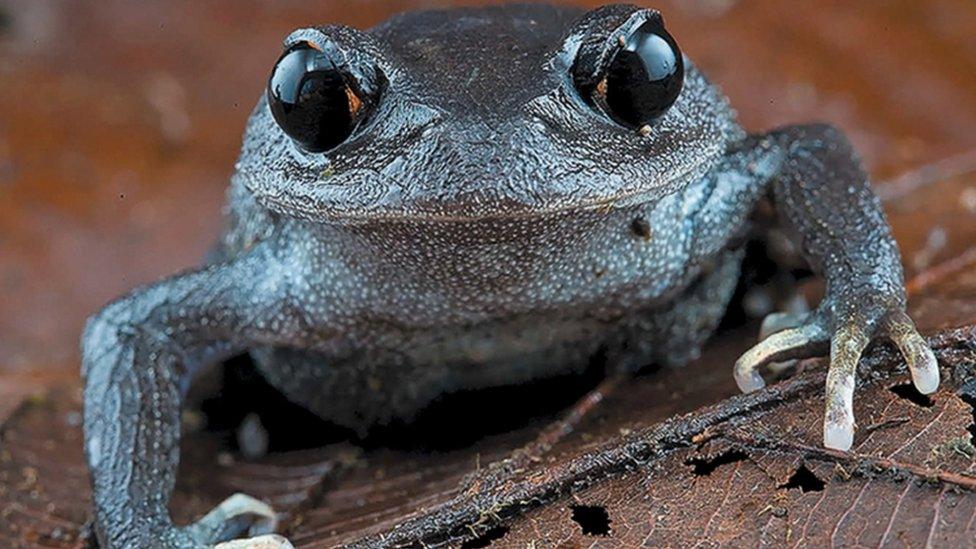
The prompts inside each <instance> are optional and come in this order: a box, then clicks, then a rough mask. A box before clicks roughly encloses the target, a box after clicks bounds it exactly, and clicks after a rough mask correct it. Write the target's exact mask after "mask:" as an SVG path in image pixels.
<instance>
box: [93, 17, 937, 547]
mask: <svg viewBox="0 0 976 549" xmlns="http://www.w3.org/2000/svg"><path fill="white" fill-rule="evenodd" d="M659 18H660V15H659V14H657V13H656V12H654V11H651V10H643V9H639V8H636V7H633V6H621V5H617V6H608V7H605V8H600V9H598V10H595V11H592V12H589V13H585V14H584V13H581V12H579V11H577V10H575V9H572V8H566V7H553V6H546V5H521V6H506V7H493V8H478V9H465V10H444V11H432V12H420V13H412V14H405V15H402V16H399V17H395V18H393V19H391V20H390V21H388V22H386V23H384V24H382V25H380V26H378V27H375V28H373V29H370V30H368V31H359V30H356V29H351V28H348V27H343V26H335V25H332V26H325V27H317V28H307V29H302V30H299V31H296V32H295V33H293V34H292V35H291V36H289V37H288V39H287V40H286V43H285V50H286V51H287V50H288V49H289V48H292V47H296V46H297V47H305V48H311V49H313V50H315V51H314V52H312V53H310V54H309V55H308V57H307V58H308V59H310V60H312V61H309V62H308V63H305V64H298V65H295V66H296V67H297V68H296V69H295V70H304V69H302V67H308V66H313V65H314V67H315V68H316V70H322V71H335V72H331V73H324V74H325V76H329V77H330V78H331V80H328V79H323V80H320V82H332V83H333V84H334V83H336V82H340V81H341V82H344V83H346V85H349V86H350V89H355V90H356V96H357V101H360V102H361V103H357V105H358V106H357V107H356V108H357V113H356V115H357V116H356V117H355V123H354V124H350V125H347V126H344V127H343V128H342V129H343V131H346V132H348V135H344V136H343V139H342V140H341V143H339V144H338V145H336V146H334V147H333V148H331V149H328V150H325V151H320V152H309V151H308V150H304V149H303V148H302V147H301V146H299V145H298V144H297V143H298V142H301V139H296V137H303V136H304V137H309V138H316V137H320V135H319V134H316V133H314V132H318V131H319V130H321V129H322V128H323V126H321V125H316V120H315V119H306V118H302V117H298V119H297V120H296V119H295V117H289V116H288V114H287V113H288V112H290V111H287V109H284V108H277V109H276V112H278V113H279V118H280V120H279V119H276V118H275V117H274V116H273V114H272V111H271V109H270V108H269V101H280V99H281V98H280V97H277V96H276V95H275V94H276V93H280V92H281V90H283V89H284V88H280V89H275V88H271V89H269V90H268V94H267V95H266V96H264V97H262V98H261V99H260V100H259V102H258V104H257V106H256V107H255V109H254V111H253V112H252V114H251V118H250V121H249V123H248V127H247V130H246V133H245V136H244V145H243V149H242V152H241V156H240V160H239V162H238V165H237V169H236V172H235V175H234V176H233V178H232V179H231V183H230V187H231V188H230V194H229V197H230V198H229V201H230V204H229V212H230V213H229V215H228V219H227V230H226V231H225V233H224V236H223V238H222V240H221V242H220V245H219V247H218V249H217V251H216V252H215V254H214V255H213V261H212V262H211V263H209V264H207V265H204V266H202V267H201V268H199V269H197V270H193V271H189V272H185V273H182V274H178V275H176V276H174V277H171V278H168V279H166V280H163V281H161V282H159V283H157V284H154V285H151V286H148V287H144V288H139V289H137V290H135V291H134V292H132V293H131V294H129V295H127V296H125V297H122V298H120V299H118V300H116V301H115V302H113V303H111V304H109V305H108V306H107V307H105V309H103V310H102V311H101V312H99V313H98V314H96V315H95V316H93V317H92V318H91V319H90V321H89V322H88V325H87V328H86V329H85V333H84V336H83V341H82V348H83V374H84V376H85V380H86V385H85V414H84V424H85V450H86V455H87V459H88V463H89V466H90V468H91V471H92V477H93V486H94V505H95V515H96V520H95V524H96V531H97V534H98V538H99V540H100V543H101V544H102V546H104V547H148V546H153V547H180V548H185V547H205V546H208V545H211V544H214V543H216V542H219V541H223V540H226V539H230V538H234V537H240V536H254V535H257V534H262V533H266V532H268V531H270V530H272V529H273V527H274V520H273V513H272V511H271V510H270V509H269V508H268V507H267V506H266V505H263V504H261V503H260V502H257V501H255V500H253V499H251V498H248V497H246V496H241V495H238V496H234V497H232V498H231V499H229V500H228V501H227V502H225V503H224V504H222V505H221V506H219V507H218V508H217V509H215V510H214V512H213V513H211V514H210V515H208V516H206V517H204V518H203V519H201V520H200V521H198V522H196V523H194V524H192V525H189V526H185V527H177V526H174V525H173V523H172V521H171V519H170V517H169V513H168V510H167V505H168V502H169V497H170V493H171V491H172V488H173V484H174V481H175V475H176V469H177V463H178V461H179V435H180V406H181V403H182V398H183V395H184V394H185V391H186V389H187V387H188V385H189V383H190V381H191V379H192V377H193V375H194V373H196V372H197V371H199V369H200V368H201V367H202V366H204V365H206V364H207V363H212V362H214V361H217V360H221V359H222V358H224V357H227V356H230V355H232V354H236V353H240V352H249V353H250V354H251V356H252V357H253V358H254V360H255V362H256V363H257V365H258V367H259V369H260V370H261V372H262V374H263V375H264V376H265V377H266V378H267V379H268V381H269V382H270V383H271V384H273V385H275V386H276V387H277V388H278V389H280V390H281V391H282V392H283V393H284V394H285V395H286V396H287V397H288V398H289V399H290V400H292V401H294V402H296V403H298V404H301V405H302V406H304V407H305V408H307V409H309V410H311V411H313V412H315V413H317V414H319V415H321V416H322V417H324V418H327V419H329V420H331V421H334V422H336V423H340V424H343V425H346V426H349V427H351V428H353V429H356V430H359V431H360V432H365V431H366V430H367V429H369V427H370V426H372V425H376V424H384V423H388V422H390V421H391V420H393V419H397V418H401V419H402V418H406V419H409V418H410V417H411V416H412V415H413V414H415V413H416V412H417V411H418V410H420V409H421V408H423V407H424V406H426V405H427V404H428V403H429V402H430V401H431V400H432V399H434V398H436V397H437V396H438V395H440V394H442V393H445V392H450V391H457V390H461V389H473V388H479V387H488V386H495V385H503V384H513V383H521V382H524V381H526V380H529V379H533V378H540V377H545V376H552V375H556V374H560V373H565V372H566V371H579V370H581V369H582V368H584V367H585V365H586V364H587V363H588V362H589V360H590V358H591V357H592V356H594V355H595V354H597V353H603V355H604V356H605V357H606V358H607V360H608V361H612V362H614V363H615V366H617V367H632V368H634V367H639V366H641V365H646V364H649V363H659V364H672V365H680V364H682V363H683V362H686V361H687V360H689V359H691V358H693V357H694V356H695V355H696V354H697V352H698V349H699V348H700V346H701V345H702V343H703V342H704V341H705V339H706V338H707V337H708V336H709V334H710V333H711V332H712V331H713V330H714V329H715V327H716V326H717V325H718V322H719V320H720V319H721V318H722V315H723V313H724V311H725V308H726V306H727V304H728V301H729V299H730V298H731V296H732V293H733V290H734V288H735V285H736V279H737V277H738V274H739V272H740V265H741V261H742V258H743V255H744V254H743V251H742V250H741V249H738V248H737V247H736V246H735V245H734V240H735V239H738V238H739V237H740V236H741V235H742V234H743V233H748V232H749V231H750V230H758V229H757V228H753V227H751V225H750V219H752V218H753V213H754V211H755V209H756V208H757V207H759V205H760V204H762V203H764V202H769V203H770V204H772V205H773V206H772V209H773V210H775V212H774V213H775V214H776V215H775V218H776V219H778V220H779V227H778V229H780V230H783V231H784V232H785V233H788V234H791V235H795V237H796V239H795V244H796V249H797V250H799V251H800V253H802V254H803V258H804V259H805V260H806V261H807V263H808V264H809V265H810V267H811V268H813V269H814V270H815V271H817V272H818V273H820V274H821V275H822V276H823V277H824V278H825V279H826V283H827V291H826V295H825V297H824V300H823V302H822V303H821V304H820V306H819V307H818V308H817V309H815V310H814V311H812V312H810V313H806V314H802V315H783V314H775V315H771V317H770V318H769V319H767V321H766V322H764V328H765V329H764V335H765V336H766V338H765V339H764V340H763V341H762V342H761V343H759V344H758V345H757V346H756V347H754V348H753V349H751V350H750V351H748V352H747V353H746V354H745V355H743V356H742V358H740V359H739V361H738V362H737V363H736V366H735V375H736V380H737V382H738V383H739V386H740V387H741V388H743V389H744V390H754V389H757V388H759V387H761V386H762V384H763V381H762V378H761V377H759V375H758V373H757V371H758V369H760V368H761V367H763V366H764V365H766V364H768V363H769V362H772V361H782V360H786V359H790V358H800V357H807V356H812V355H816V354H819V353H823V352H825V351H828V350H829V351H830V355H831V366H830V372H829V375H828V379H827V388H826V391H827V393H826V394H827V399H826V400H827V410H826V414H825V421H824V429H825V431H824V432H825V438H824V441H825V443H826V444H827V445H828V446H831V447H834V448H841V449H846V448H848V447H850V445H851V442H852V440H853V434H854V418H853V411H852V410H853V408H852V402H853V390H854V379H855V376H854V371H855V366H856V364H857V360H858V358H859V357H860V354H861V351H862V350H863V349H864V347H865V346H866V345H867V344H868V342H870V341H871V340H872V339H875V338H879V337H887V338H890V339H891V340H893V341H894V342H895V343H896V344H897V345H898V346H899V348H900V349H901V351H902V352H903V354H904V355H905V357H906V359H907V361H908V363H909V366H910V368H911V370H912V374H913V377H914V381H915V384H916V386H917V387H918V389H919V391H921V392H922V393H931V392H932V391H934V390H935V389H936V387H937V385H938V370H937V368H936V364H935V359H934V357H933V355H932V352H931V351H930V350H929V349H928V347H927V346H926V345H925V343H924V341H923V340H922V338H921V336H919V334H918V333H917V332H916V330H915V328H914V325H913V324H912V321H911V320H910V319H909V318H908V317H907V315H906V314H905V313H904V309H905V292H904V287H903V286H904V284H903V280H902V269H901V263H900V259H899V255H898V249H897V247H896V245H895V243H894V241H893V240H892V238H891V234H890V231H889V228H888V225H887V222H886V220H885V217H884V214H883V212H882V210H881V206H880V203H879V201H878V200H877V198H876V197H875V196H874V195H873V194H872V192H871V188H870V184H869V182H868V180H867V177H866V175H865V174H864V172H863V170H862V169H861V167H860V162H859V160H858V159H857V157H856V155H855V153H854V151H853V150H852V149H851V147H850V144H849V143H848V141H847V140H846V139H845V138H844V136H843V135H841V134H840V133H839V132H837V131H836V130H835V129H833V128H831V127H828V126H823V125H805V126H791V127H786V128H782V129H778V130H775V131H772V132H770V133H767V134H763V135H755V136H749V135H747V134H746V133H745V132H744V131H743V129H742V128H741V127H740V126H739V125H738V123H737V122H736V120H735V118H734V114H733V112H732V110H731V108H730V107H729V105H728V104H727V102H726V100H725V98H724V97H723V96H722V95H721V94H720V93H719V91H718V90H717V89H716V88H715V87H713V86H711V85H710V84H709V83H708V82H707V81H706V80H705V78H704V77H703V76H702V75H701V73H700V72H699V71H698V70H697V69H696V68H695V66H694V64H693V63H692V61H691V60H689V59H687V58H682V57H681V54H680V52H678V51H677V50H676V49H669V48H676V47H677V46H674V45H673V41H670V40H658V42H657V44H658V46H660V47H658V48H657V49H653V48H651V49H649V50H647V51H643V50H640V48H637V49H636V50H635V51H638V52H639V53H640V55H645V54H646V55H657V54H658V53H661V52H663V53H668V52H671V53H673V54H676V55H677V56H678V57H677V58H675V57H674V56H672V57H671V59H670V61H671V63H670V65H668V66H669V67H672V68H675V67H677V68H678V69H680V71H681V72H680V76H683V82H682V83H681V84H680V85H683V87H681V89H680V93H679V94H678V95H677V96H676V97H674V96H673V94H672V93H667V92H668V91H669V90H670V91H673V90H674V89H675V88H674V85H679V84H676V83H675V81H672V80H662V82H664V83H666V84H668V86H663V85H662V86H658V87H655V86H648V85H642V87H641V88H640V89H643V90H648V91H647V92H646V93H647V94H651V95H653V94H658V93H659V92H658V91H655V90H656V89H657V90H659V91H660V90H664V91H660V93H659V95H660V97H661V98H663V99H661V100H662V101H673V105H672V104H671V103H668V104H661V103H655V101H658V100H657V99H654V97H650V99H648V97H643V98H637V99H640V100H641V101H642V103H641V104H640V105H637V104H635V105H631V106H634V107H635V109H636V110H634V111H633V112H629V113H628V117H627V118H626V119H627V120H632V121H636V122H637V123H640V124H641V125H640V126H639V127H634V126H626V125H623V124H622V123H621V122H619V121H618V118H619V117H614V116H611V115H610V114H611V113H608V112H606V110H605V109H606V108H607V105H610V106H611V107H613V105H619V104H620V101H614V102H607V101H601V100H600V97H601V95H600V94H611V95H612V94H614V93H616V91H618V90H608V89H606V88H607V86H608V85H610V84H609V82H614V83H615V84H614V85H629V84H627V83H628V82H632V81H633V79H634V78H636V77H637V76H640V75H642V74H644V75H645V76H644V77H646V78H651V77H653V78H658V77H660V78H662V79H667V78H673V77H675V73H673V72H672V73H668V74H665V75H663V76H661V75H657V76H655V75H653V74H652V73H653V71H651V70H649V69H648V70H647V71H643V69H641V66H640V65H639V64H636V65H635V64H633V63H631V64H630V65H627V67H624V68H622V69H620V70H630V71H631V72H629V73H623V76H621V77H619V78H615V79H610V80H608V79H607V78H606V71H607V67H608V66H610V65H612V64H613V60H614V59H615V55H616V53H618V50H619V49H620V48H621V47H622V46H621V41H620V37H621V36H630V35H631V33H633V32H635V30H636V29H640V28H643V29H644V30H645V31H646V32H651V33H652V34H653V33H664V32H665V31H664V30H663V23H661V22H660V20H659ZM648 21H653V22H654V24H647V23H648ZM648 29H650V30H648ZM484 36H491V37H495V38H493V39H492V40H481V39H478V37H484ZM655 36H657V35H655ZM660 36H664V35H663V34H661V35H660ZM677 38H678V41H679V42H680V37H677ZM650 39H651V40H652V41H653V39H654V36H651V37H650ZM632 42H633V41H632ZM624 43H625V44H626V43H627V41H626V40H625V41H624ZM316 52H317V53H316ZM648 52H650V53H648ZM654 52H657V53H654ZM318 54H321V55H320V56H317V55H318ZM630 59H631V61H633V59H634V58H633V57H631V58H630ZM642 59H643V58H642ZM676 59H681V60H682V62H681V63H677V62H676ZM313 61H314V63H313ZM646 66H647V67H651V68H653V66H654V64H653V63H650V64H647V65H646ZM634 67H637V68H636V69H635V68H634ZM618 68H620V67H618ZM638 69H640V70H638ZM309 70H311V69H309ZM645 73H646V74H645ZM635 75H637V76H635ZM299 76H301V75H299ZM290 77H291V75H290V73H288V72H287V71H285V72H284V73H283V76H282V77H281V78H284V79H285V81H287V78H290ZM337 79H341V80H337ZM605 81H606V82H608V83H607V84H601V82H605ZM621 82H623V83H624V84H620V83H621ZM601 86H602V87H601ZM669 86H670V87H669ZM295 89H300V90H305V88H302V87H301V86H298V87H295ZM309 89H312V88H309ZM306 91H307V90H306ZM312 92H314V89H312ZM312 92H310V93H306V94H304V95H303V96H294V97H292V98H291V99H292V100H295V101H298V100H306V99H307V100H310V101H311V100H315V99H316V98H319V99H321V98H322V97H327V96H329V94H325V93H323V94H318V95H316V94H315V93H312ZM631 95H632V94H631ZM331 96H336V94H332V95H331ZM338 97H340V99H343V100H344V101H346V104H347V105H349V104H352V103H350V102H349V101H348V98H344V97H343V96H341V95H338ZM616 97H618V98H619V97H630V99H626V100H631V99H633V98H632V97H631V96H628V95H627V94H624V95H620V94H617V95H616ZM645 99H647V101H644V100H645ZM634 101H637V100H636V99H634ZM644 103H646V104H647V105H644ZM648 105H649V106H648ZM278 107H281V105H278ZM304 107H308V105H304ZM334 107H335V105H331V108H332V110H329V109H317V108H316V107H315V105H312V106H311V107H310V108H307V109H305V110H303V111H302V112H307V113H310V114H309V116H312V117H314V116H316V115H317V114H316V113H326V112H327V113H333V114H334V113H335V110H334ZM641 109H644V110H641ZM360 110H361V111H362V112H360ZM642 113H643V114H647V116H642ZM648 113H650V114H648ZM660 113H663V114H660ZM282 124H284V125H282ZM330 131H331V130H330ZM324 137H325V138H328V139H323V140H320V141H310V140H306V142H309V143H314V144H315V145H321V146H323V147H328V146H331V143H333V142H335V141H336V140H335V139H332V138H334V137H335V136H334V135H325V136H324ZM635 235H636V236H637V238H635ZM594 266H599V269H598V270H597V271H596V272H597V273H599V275H598V276H595V271H594ZM594 334H601V335H600V336H599V337H595V336H594Z"/></svg>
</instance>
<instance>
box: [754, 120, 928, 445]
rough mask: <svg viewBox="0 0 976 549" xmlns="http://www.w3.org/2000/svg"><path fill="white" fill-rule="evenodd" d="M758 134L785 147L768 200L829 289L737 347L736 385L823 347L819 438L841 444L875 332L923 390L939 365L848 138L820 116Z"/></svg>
mask: <svg viewBox="0 0 976 549" xmlns="http://www.w3.org/2000/svg"><path fill="white" fill-rule="evenodd" d="M756 139H757V143H758V144H759V145H758V146H760V147H770V148H774V149H779V150H780V151H781V152H782V153H784V156H783V163H782V167H781V169H780V170H779V173H778V174H777V175H776V177H774V178H773V179H772V181H771V185H772V188H771V191H772V196H773V201H774V203H775V206H776V210H777V213H778V214H779V217H780V220H781V223H782V224H783V225H785V226H786V227H787V228H788V229H789V230H790V232H792V233H793V235H794V237H795V240H796V243H797V245H798V248H799V249H800V251H801V253H803V255H804V256H805V257H806V258H807V260H808V261H809V262H810V264H811V266H812V267H813V268H814V269H815V270H817V271H819V272H820V273H822V275H823V276H824V278H825V279H826V284H827V289H826V295H825V297H824V299H823V301H822V302H821V304H820V306H819V307H818V308H817V309H816V310H815V311H813V312H811V313H809V314H808V315H807V316H806V317H804V318H795V319H791V320H790V322H786V323H783V322H779V325H780V326H779V328H778V330H779V331H774V333H772V334H771V335H769V336H768V337H767V338H766V339H765V340H763V341H762V342H761V343H759V344H758V345H756V346H755V347H753V348H752V349H750V350H749V351H748V352H746V353H745V354H744V355H742V357H741V358H739V360H738V361H737V362H736V365H735V379H736V382H737V384H738V385H739V388H740V389H742V390H743V391H752V390H755V389H758V388H760V387H762V386H763V379H762V377H760V376H759V374H758V372H757V368H759V367H760V366H763V365H765V364H768V363H770V362H773V361H781V360H786V359H790V358H801V357H807V356H813V355H816V354H820V353H822V352H823V351H825V350H826V349H828V348H829V350H830V368H829V371H828V374H827V387H826V413H825V416H824V444H825V445H826V446H828V447H831V448H837V449H841V450H847V449H849V448H850V447H851V444H852V442H853V439H854V411H853V398H854V385H855V378H856V368H857V362H858V360H859V359H860V357H861V353H862V352H863V351H864V349H865V347H867V345H868V343H870V342H871V340H872V339H874V338H876V337H887V338H889V339H891V340H892V341H893V342H894V343H895V344H896V345H897V346H898V348H899V349H900V351H901V353H902V354H903V355H904V357H905V359H906V361H907V362H908V366H909V369H910V371H911V374H912V379H913V381H914V383H915V386H916V387H917V388H918V390H919V391H920V392H922V393H925V394H928V393H931V392H933V391H935V390H936V389H937V388H938V385H939V370H938V366H937V364H936V360H935V356H934V355H933V353H932V351H931V349H929V347H928V345H927V344H926V343H925V340H924V339H923V338H922V336H920V335H919V334H918V332H917V331H916V329H915V325H914V323H913V322H912V321H911V319H910V318H909V317H908V315H907V314H906V313H905V305H906V297H905V288H904V281H903V274H902V266H901V260H900V258H899V254H898V248H897V246H896V244H895V242H894V240H893V239H892V237H891V232H890V230H889V227H888V223H887V220H886V219H885V216H884V213H883V211H882V209H881V203H880V201H879V200H878V198H877V197H876V196H875V195H874V194H873V193H872V191H871V187H870V184H869V182H868V179H867V176H866V175H865V173H864V171H863V170H862V169H861V166H860V162H859V160H858V159H857V156H856V155H855V153H854V152H853V150H852V148H851V146H850V144H849V143H848V141H847V139H846V138H845V137H844V136H843V135H842V134H841V133H840V132H839V131H837V130H836V129H834V128H832V127H830V126H824V125H812V126H795V127H789V128H785V129H783V130H780V131H776V132H773V133H771V134H769V135H766V136H763V137H760V138H756Z"/></svg>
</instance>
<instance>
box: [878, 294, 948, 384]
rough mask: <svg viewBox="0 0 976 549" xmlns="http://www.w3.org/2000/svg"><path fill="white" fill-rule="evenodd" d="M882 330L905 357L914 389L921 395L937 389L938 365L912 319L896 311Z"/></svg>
mask: <svg viewBox="0 0 976 549" xmlns="http://www.w3.org/2000/svg"><path fill="white" fill-rule="evenodd" d="M884 330H885V333H886V335H887V336H888V338H889V339H891V341H892V342H893V343H894V344H895V345H897V346H898V350H899V351H901V354H902V356H904V357H905V362H907V363H908V370H909V371H910V372H911V374H912V382H914V383H915V388H917V389H918V391H919V392H920V393H922V394H923V395H927V394H930V393H934V392H935V390H936V389H938V388H939V364H938V362H937V361H936V360H935V354H934V353H933V352H932V349H931V348H929V345H928V343H926V342H925V338H923V337H922V336H921V335H920V334H919V333H918V330H916V329H915V323H914V322H912V319H911V318H909V317H908V315H907V314H905V313H904V312H901V311H897V312H895V313H893V314H891V315H889V317H888V318H887V319H886V322H885V324H884Z"/></svg>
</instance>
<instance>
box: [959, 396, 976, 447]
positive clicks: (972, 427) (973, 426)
mask: <svg viewBox="0 0 976 549" xmlns="http://www.w3.org/2000/svg"><path fill="white" fill-rule="evenodd" d="M959 398H961V399H962V401H963V402H965V403H966V404H968V405H969V407H970V408H972V410H971V412H972V415H973V421H972V422H971V423H970V424H969V426H968V427H966V430H967V431H969V441H970V442H972V443H974V444H976V396H973V395H969V394H966V393H962V394H960V395H959Z"/></svg>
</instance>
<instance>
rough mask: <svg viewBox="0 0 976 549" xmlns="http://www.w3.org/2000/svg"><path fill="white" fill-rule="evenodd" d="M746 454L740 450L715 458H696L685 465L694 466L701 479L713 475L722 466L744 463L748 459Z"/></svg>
mask: <svg viewBox="0 0 976 549" xmlns="http://www.w3.org/2000/svg"><path fill="white" fill-rule="evenodd" d="M748 457H749V456H747V455H746V454H745V452H742V451H740V450H727V451H725V452H722V453H721V454H719V455H717V456H715V457H713V458H701V457H696V458H692V459H689V460H687V461H685V465H691V466H693V467H694V468H695V469H694V473H695V475H696V476H699V477H706V476H708V475H710V474H712V472H713V471H715V469H718V468H719V467H720V466H722V465H728V464H729V463H735V462H737V461H744V460H746V459H747V458H748Z"/></svg>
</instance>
